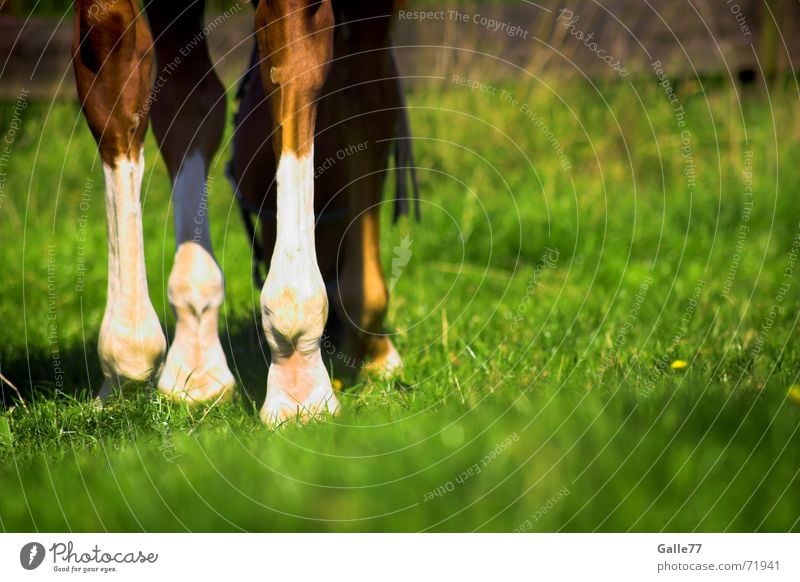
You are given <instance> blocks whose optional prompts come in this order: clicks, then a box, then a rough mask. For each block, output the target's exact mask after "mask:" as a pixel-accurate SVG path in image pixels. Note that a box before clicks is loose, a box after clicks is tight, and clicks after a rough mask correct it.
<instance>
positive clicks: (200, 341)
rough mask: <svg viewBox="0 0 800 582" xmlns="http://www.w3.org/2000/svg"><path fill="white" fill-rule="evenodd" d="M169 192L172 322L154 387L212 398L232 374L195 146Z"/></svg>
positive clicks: (228, 385) (220, 281)
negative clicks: (172, 235) (172, 227)
mask: <svg viewBox="0 0 800 582" xmlns="http://www.w3.org/2000/svg"><path fill="white" fill-rule="evenodd" d="M172 198H173V202H174V205H175V239H176V243H177V249H176V251H175V263H174V264H173V267H172V271H171V273H170V276H169V283H168V287H167V291H168V296H169V302H170V305H172V308H173V310H174V311H175V315H176V318H177V323H176V326H175V337H174V339H173V341H172V344H171V345H170V348H169V353H168V354H167V361H166V362H165V364H164V369H163V371H162V373H161V377H160V378H159V380H158V388H159V390H161V391H162V392H164V393H166V394H169V395H171V396H174V397H176V398H186V399H188V400H190V401H205V400H212V399H214V400H215V399H216V398H217V397H218V396H219V395H220V394H221V393H223V392H226V393H230V391H231V389H232V388H233V385H234V378H233V374H231V372H230V369H229V368H228V364H227V361H226V359H225V353H224V352H223V351H222V344H221V343H220V340H219V331H218V329H217V328H218V322H219V308H220V306H221V305H222V302H223V300H224V285H223V279H222V271H221V270H220V268H219V265H217V262H216V260H215V259H214V254H213V251H212V248H211V232H210V229H209V223H208V220H209V217H208V189H207V188H206V167H205V162H204V160H203V156H202V155H201V154H200V152H198V151H193V152H191V153H190V154H189V155H188V156H187V157H186V159H185V160H184V162H183V164H182V165H181V167H180V169H179V170H178V173H177V175H176V177H175V185H174V187H173V196H172Z"/></svg>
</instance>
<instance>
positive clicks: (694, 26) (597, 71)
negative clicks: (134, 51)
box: [0, 0, 800, 99]
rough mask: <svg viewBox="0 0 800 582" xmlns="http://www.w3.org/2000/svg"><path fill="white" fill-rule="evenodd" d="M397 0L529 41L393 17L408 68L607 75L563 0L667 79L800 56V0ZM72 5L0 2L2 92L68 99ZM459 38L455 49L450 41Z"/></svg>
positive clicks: (223, 57)
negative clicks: (499, 26)
mask: <svg viewBox="0 0 800 582" xmlns="http://www.w3.org/2000/svg"><path fill="white" fill-rule="evenodd" d="M241 3H244V4H248V2H247V1H246V0H242V2H241ZM402 4H403V6H404V9H407V10H445V11H450V10H459V9H468V10H469V13H470V16H473V15H475V14H479V15H481V17H485V18H487V19H492V20H495V21H498V22H510V23H513V24H514V25H517V26H519V27H520V28H521V29H523V31H524V32H526V33H527V34H526V36H527V40H526V39H524V38H521V37H519V36H508V35H504V34H502V33H500V34H497V33H493V32H491V31H489V30H488V29H487V28H485V27H482V26H463V25H462V23H460V22H458V21H457V20H455V19H451V18H449V15H447V16H446V17H445V19H444V20H441V21H440V20H428V21H422V22H420V21H418V20H410V19H408V20H398V22H397V27H396V32H395V44H396V45H398V46H406V47H411V46H414V47H420V46H425V47H429V48H425V49H416V50H414V51H403V50H398V51H397V54H398V61H399V64H400V71H401V73H402V74H404V75H434V76H436V75H439V76H441V75H442V74H443V72H444V71H448V70H450V69H452V67H454V66H459V67H463V66H464V65H465V64H467V65H469V64H473V65H475V66H480V65H481V62H480V59H476V58H475V57H476V56H475V54H474V52H473V51H479V52H483V53H488V54H491V55H494V56H496V57H499V58H502V59H503V60H505V61H507V62H508V63H509V64H510V65H514V66H518V67H522V68H525V69H528V70H531V71H536V74H537V75H555V76H558V77H572V76H576V75H577V76H583V75H585V76H588V77H590V78H593V79H604V78H605V79H609V78H613V76H614V74H615V73H614V71H613V70H611V69H610V68H609V67H608V66H605V64H604V63H603V62H602V60H600V59H598V58H597V56H596V55H595V54H593V53H592V52H590V51H587V50H586V47H585V46H583V45H581V43H580V42H575V38H571V36H570V31H571V29H568V28H567V27H566V26H564V23H563V22H562V21H559V20H557V19H554V18H553V16H554V15H556V14H557V13H558V10H560V9H561V8H564V7H571V10H572V11H573V12H574V14H575V15H579V17H580V18H579V21H578V22H579V24H578V22H576V23H575V30H580V31H583V32H585V33H586V34H590V33H592V34H593V40H594V41H596V42H597V43H598V45H599V46H601V47H603V48H604V49H605V50H606V51H607V53H608V54H611V55H613V56H614V58H615V59H618V60H619V61H620V62H623V63H625V67H626V68H627V69H628V70H629V71H630V72H631V73H632V74H638V75H643V74H647V72H648V68H649V65H650V62H651V61H653V60H660V61H661V62H662V63H663V64H664V66H665V70H666V71H667V72H668V74H669V75H670V76H671V77H673V78H677V77H684V78H686V77H690V78H696V76H697V75H700V76H702V77H705V78H713V77H719V78H729V77H731V76H733V77H737V78H741V79H743V80H745V81H753V80H755V77H757V76H759V75H763V76H765V77H766V78H768V79H769V80H774V79H775V78H776V76H780V75H782V74H785V73H787V72H789V71H791V68H792V67H791V65H792V63H793V62H794V63H797V62H798V58H800V34H798V33H799V32H800V3H798V2H795V1H793V0H768V1H759V0H736V2H733V1H730V2H729V1H726V0H698V1H695V2H692V3H684V2H676V1H674V0H653V1H651V2H647V3H645V2H641V1H640V0H606V1H605V2H589V1H585V2H577V3H574V4H573V5H570V4H569V3H565V2H563V1H553V0H540V1H538V2H536V3H530V2H523V1H518V2H468V1H462V2H449V3H448V2H436V3H434V2H425V1H424V0H420V1H413V0H412V1H406V2H404V3H402ZM71 5H72V3H71V2H70V1H69V0H40V1H38V2H29V1H24V0H5V1H3V2H2V3H0V56H2V70H1V73H2V74H0V77H2V83H1V84H0V97H14V96H15V95H16V94H17V92H18V89H19V88H20V87H22V86H25V87H28V88H29V89H30V92H31V95H32V96H34V97H35V98H37V99H38V98H41V99H49V98H51V97H53V96H58V97H59V98H64V99H74V98H75V90H74V83H73V81H72V77H71V76H72V68H71V66H70V63H69V59H70V54H69V53H70V43H71V27H72V8H71ZM206 5H207V18H206V20H207V21H209V22H211V21H213V20H214V19H215V18H216V16H217V15H219V14H223V13H224V12H225V10H229V9H231V8H235V7H236V6H237V5H238V4H237V2H235V1H232V0H209V2H207V4H206ZM537 6H538V7H541V9H539V8H537ZM576 6H577V7H576ZM252 20H253V18H252V10H250V8H249V6H248V7H245V9H244V10H240V11H238V12H237V13H236V14H234V15H233V16H232V17H231V18H230V19H228V20H226V25H225V26H220V27H217V28H215V29H214V30H213V31H212V32H211V33H210V34H209V35H208V38H209V44H210V47H211V53H212V57H213V59H214V62H215V63H216V67H217V72H218V74H219V75H220V77H221V78H222V79H223V81H224V82H226V84H230V83H232V82H234V81H235V80H236V79H237V78H238V77H239V76H240V75H241V74H242V71H243V70H244V67H245V66H246V64H247V59H248V57H249V50H250V45H249V42H248V38H249V37H250V35H251V34H252V29H253V24H252ZM471 24H474V23H471ZM743 28H744V31H743ZM621 31H624V32H625V33H624V34H621V33H620V32H621ZM454 46H457V47H459V49H461V50H452V49H451V48H450V47H454ZM757 63H758V64H757ZM482 64H483V65H484V66H486V63H485V62H484V63H482ZM513 70H514V69H513V67H512V66H505V67H497V66H492V67H491V71H493V72H494V74H495V76H497V75H505V76H508V75H512V74H513Z"/></svg>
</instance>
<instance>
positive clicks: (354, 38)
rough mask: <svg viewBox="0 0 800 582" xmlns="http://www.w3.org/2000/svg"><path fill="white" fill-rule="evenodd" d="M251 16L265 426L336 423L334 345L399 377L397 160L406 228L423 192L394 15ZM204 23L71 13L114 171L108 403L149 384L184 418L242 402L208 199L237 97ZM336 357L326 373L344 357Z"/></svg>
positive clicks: (242, 183) (176, 5)
mask: <svg viewBox="0 0 800 582" xmlns="http://www.w3.org/2000/svg"><path fill="white" fill-rule="evenodd" d="M254 5H255V35H254V36H255V39H256V49H255V50H254V52H253V56H252V58H251V62H250V66H249V67H248V70H247V71H246V73H245V75H244V76H243V82H242V83H241V85H240V88H239V91H238V101H239V110H238V112H237V114H236V116H235V131H234V137H233V148H232V150H233V155H232V158H231V160H230V162H229V164H228V175H229V178H230V180H231V182H232V184H233V187H234V192H235V195H236V199H237V200H238V202H239V204H240V206H241V211H242V217H243V218H244V222H245V225H246V227H247V232H248V234H249V236H250V239H251V243H252V247H251V248H252V251H253V257H254V274H255V275H256V277H257V278H258V280H259V283H261V282H262V280H263V285H262V288H261V295H260V307H261V324H262V327H263V331H264V335H265V337H266V340H267V343H268V345H269V348H270V358H271V362H270V366H269V370H268V374H267V394H266V399H265V401H264V403H263V405H262V406H261V408H260V417H261V419H262V420H263V421H264V422H265V423H266V424H268V425H271V426H277V425H280V424H282V423H284V422H286V421H287V420H290V419H298V420H308V419H311V418H315V417H318V416H320V415H322V414H329V413H336V412H337V411H338V410H339V403H338V400H337V398H336V394H335V392H334V390H333V386H332V383H331V378H330V376H329V374H328V370H327V368H326V358H325V357H324V356H323V351H322V345H323V337H324V338H326V340H325V345H326V346H327V345H330V346H335V347H334V348H333V351H334V352H336V353H337V354H338V355H339V356H341V355H342V354H345V355H346V356H347V358H346V360H347V361H348V362H350V364H349V365H348V366H346V368H349V369H350V370H360V369H363V370H365V371H368V372H371V373H374V372H377V373H380V374H386V375H392V374H396V373H397V372H398V371H399V370H400V368H401V366H402V359H401V357H400V355H399V354H398V352H397V350H396V349H395V347H394V346H393V345H392V342H391V340H390V338H389V337H388V335H387V333H386V330H385V329H384V327H383V322H384V317H385V314H386V309H387V305H388V291H387V286H386V282H385V277H384V274H383V270H382V268H381V263H380V241H379V235H380V229H379V217H380V207H381V197H382V191H383V188H384V182H385V179H386V175H387V173H388V171H389V166H390V163H391V158H393V159H394V169H395V175H396V180H395V182H396V193H395V200H394V205H395V218H397V217H398V216H400V215H403V214H407V213H408V212H409V208H410V206H411V205H412V202H413V201H415V200H416V198H417V187H416V179H415V177H414V175H413V167H414V164H413V155H412V151H411V143H410V130H409V124H408V117H407V108H406V105H405V102H404V96H403V90H402V85H401V80H400V76H399V74H398V73H397V68H396V66H395V62H394V59H393V55H392V51H391V29H392V25H391V22H392V14H393V12H394V10H395V7H394V2H393V1H392V0H377V1H374V2H369V3H367V2H358V1H357V0H258V1H256V2H254ZM204 8H205V7H204V1H203V0H186V1H184V2H177V1H170V0H150V1H149V2H148V3H147V4H146V7H145V9H144V10H145V12H146V16H147V21H148V22H149V26H148V23H146V22H145V18H144V14H143V13H142V12H141V11H140V9H139V7H138V4H137V2H135V1H134V0H76V10H75V25H74V32H73V61H74V68H75V78H76V84H77V90H78V97H79V99H80V104H81V109H82V112H83V115H84V117H85V119H86V122H87V124H88V126H89V129H90V131H91V133H92V135H93V137H94V139H95V141H96V143H97V147H98V151H99V155H100V158H101V161H102V165H103V173H104V192H105V204H106V221H107V235H108V236H107V239H108V294H107V302H106V307H105V312H104V316H103V321H102V325H101V328H100V333H99V339H98V348H99V349H98V354H99V358H100V364H101V369H102V371H103V377H104V381H103V385H102V387H101V389H100V391H99V394H98V397H99V398H100V399H101V400H102V399H105V398H107V397H108V396H109V395H111V394H112V393H115V392H117V391H119V390H120V389H121V388H122V387H123V386H124V385H126V384H128V383H129V382H131V381H134V382H138V381H142V380H148V379H150V378H156V379H157V381H156V385H157V389H158V390H159V391H160V392H162V393H164V394H166V395H167V396H169V397H170V398H172V399H175V400H179V401H185V402H188V403H190V404H197V403H204V402H209V401H220V400H223V399H227V398H230V397H231V395H232V394H233V392H234V389H235V379H234V376H233V374H232V373H231V371H230V368H229V366H228V364H227V361H226V357H225V353H224V351H223V349H222V345H221V343H220V338H219V331H218V323H219V309H220V306H221V305H222V303H223V300H224V281H223V275H222V271H221V269H220V267H219V264H218V263H217V261H216V259H215V257H214V251H213V246H212V241H211V232H210V229H209V217H208V211H207V209H208V205H207V200H206V196H207V194H206V192H207V190H206V184H207V180H208V171H209V165H210V163H211V161H212V159H213V157H214V155H215V154H216V153H217V151H218V149H219V147H220V143H221V140H222V136H223V132H224V128H225V120H226V92H225V88H224V86H223V85H222V83H221V81H220V80H219V78H218V77H217V75H216V73H215V72H214V67H213V64H212V62H211V58H210V56H209V52H208V46H207V39H206V34H205V32H204V27H203V19H204ZM154 61H155V63H156V65H157V67H158V70H159V74H158V75H157V76H156V81H155V82H153V77H154V75H153V67H154ZM148 122H149V123H151V124H152V128H153V133H154V136H155V138H156V142H157V144H158V147H159V151H160V153H161V157H162V158H163V159H164V162H165V163H166V166H167V170H168V173H169V176H170V181H171V186H172V201H173V204H174V208H175V237H176V252H175V258H174V262H173V265H172V269H171V271H170V275H169V279H168V285H167V295H168V298H169V302H170V305H171V306H172V308H173V310H174V312H175V315H176V321H177V323H176V329H175V335H174V337H173V340H172V342H171V345H170V346H169V349H168V350H167V345H166V340H165V335H164V333H163V331H162V328H161V324H160V321H159V318H158V316H157V314H156V312H155V309H154V308H153V305H152V303H151V300H150V296H149V290H148V284H147V275H146V268H145V260H144V240H143V235H142V221H143V220H144V219H145V217H143V215H142V209H141V203H140V195H141V182H142V176H143V172H144V163H145V162H144V149H143V140H144V136H145V133H146V130H147V126H148ZM409 181H410V183H411V189H412V190H413V192H412V193H411V195H409ZM415 211H416V214H417V216H418V213H419V204H418V201H417V204H416V206H415ZM254 217H255V218H257V219H258V222H259V223H260V233H259V232H257V230H258V229H257V228H256V226H255V225H254V221H253V218H254ZM262 270H263V272H265V273H266V275H265V276H263V277H262V276H261V273H262ZM331 304H332V305H333V309H332V310H331V317H330V321H328V315H329V305H331ZM326 324H327V327H326ZM325 351H326V354H327V356H328V360H329V361H336V360H338V361H342V360H343V359H345V358H341V357H338V358H335V359H334V358H331V357H330V356H331V355H332V353H331V352H330V351H329V350H327V349H326V350H325ZM165 353H166V357H164V354H165ZM353 363H355V365H354V364H353ZM346 372H347V370H342V371H341V373H342V374H344V373H346Z"/></svg>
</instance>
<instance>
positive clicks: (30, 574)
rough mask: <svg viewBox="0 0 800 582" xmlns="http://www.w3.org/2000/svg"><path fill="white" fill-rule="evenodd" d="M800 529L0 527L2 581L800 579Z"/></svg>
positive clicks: (0, 572) (352, 581) (0, 570)
mask: <svg viewBox="0 0 800 582" xmlns="http://www.w3.org/2000/svg"><path fill="white" fill-rule="evenodd" d="M798 549H800V537H798V535H796V534H2V535H0V580H67V579H69V580H109V581H111V580H113V581H115V582H116V581H123V580H136V581H140V580H143V579H147V578H149V577H153V576H155V577H157V578H156V579H158V580H165V579H170V578H167V577H174V578H172V579H175V580H187V579H189V580H193V581H194V580H215V581H219V580H223V581H224V580H249V579H253V577H254V576H256V577H257V578H255V579H258V580H286V579H292V580H319V581H321V582H322V581H324V582H339V581H341V582H359V581H362V580H363V581H370V582H373V581H379V582H383V581H388V582H395V581H397V582H409V581H417V580H418V581H420V582H428V581H431V580H442V581H445V580H447V581H452V580H457V581H459V582H461V581H471V580H480V581H485V580H509V579H510V580H526V579H530V580H576V579H590V580H598V579H599V580H615V581H626V580H632V581H637V582H639V581H642V580H664V581H673V580H743V581H744V580H770V581H776V582H777V581H783V580H792V581H796V580H800V556H798Z"/></svg>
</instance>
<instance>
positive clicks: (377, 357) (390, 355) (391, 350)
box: [364, 336, 403, 378]
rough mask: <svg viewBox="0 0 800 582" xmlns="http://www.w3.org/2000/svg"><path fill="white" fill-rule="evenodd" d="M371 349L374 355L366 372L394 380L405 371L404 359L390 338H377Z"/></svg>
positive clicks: (365, 367) (367, 365) (366, 366)
mask: <svg viewBox="0 0 800 582" xmlns="http://www.w3.org/2000/svg"><path fill="white" fill-rule="evenodd" d="M370 347H371V348H372V349H371V350H370V351H371V352H372V353H371V355H370V359H369V362H367V364H366V365H365V366H364V371H365V372H367V373H368V374H372V375H376V376H379V377H381V378H393V377H395V376H398V375H399V374H400V373H401V372H402V371H403V358H401V357H400V354H399V353H398V351H397V349H396V348H395V347H394V344H393V343H392V340H390V339H389V338H388V337H385V336H384V337H380V338H377V341H375V342H374V345H373V346H370Z"/></svg>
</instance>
